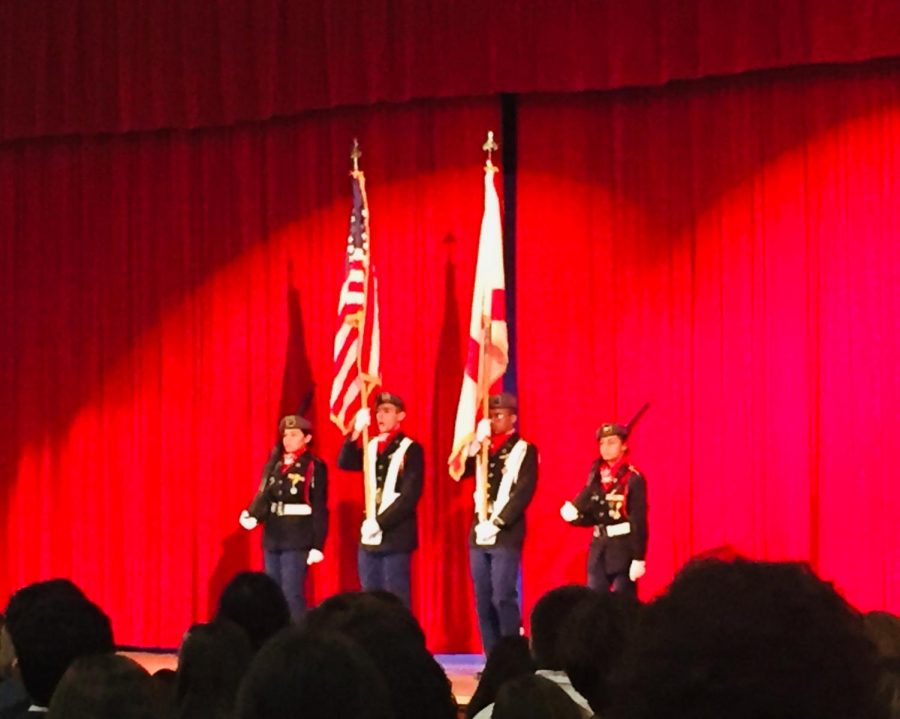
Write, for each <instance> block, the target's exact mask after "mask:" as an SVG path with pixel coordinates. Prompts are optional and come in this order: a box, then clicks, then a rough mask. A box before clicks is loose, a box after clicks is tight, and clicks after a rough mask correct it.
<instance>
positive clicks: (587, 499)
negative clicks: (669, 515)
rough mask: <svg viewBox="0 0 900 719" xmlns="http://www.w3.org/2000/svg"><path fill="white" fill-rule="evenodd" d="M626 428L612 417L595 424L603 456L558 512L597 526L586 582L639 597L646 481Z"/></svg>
mask: <svg viewBox="0 0 900 719" xmlns="http://www.w3.org/2000/svg"><path fill="white" fill-rule="evenodd" d="M628 432H629V429H628V426H626V425H622V424H616V423H612V422H610V423H607V424H603V425H600V427H598V428H597V432H596V434H595V436H596V438H597V445H598V449H599V452H600V457H598V458H597V459H595V460H594V463H593V464H592V465H591V471H590V474H589V475H588V481H587V485H586V486H585V487H584V489H582V490H581V492H580V493H579V494H578V496H577V497H575V499H573V500H572V501H571V502H566V503H565V504H564V505H563V506H562V507H561V508H560V510H559V513H560V516H562V518H563V519H564V520H565V521H567V522H568V523H569V524H573V525H575V526H582V527H593V530H594V531H593V535H594V536H593V539H592V541H591V546H590V549H589V551H588V566H587V576H588V585H589V586H590V587H592V588H593V589H597V590H599V591H610V590H612V591H614V592H624V593H627V594H631V595H632V596H635V597H636V596H637V585H636V582H637V580H638V579H640V578H641V577H642V576H644V572H645V571H646V562H645V557H646V554H647V536H648V528H647V482H646V480H645V479H644V477H643V476H642V475H641V473H640V472H639V471H638V470H637V469H636V468H635V467H634V465H632V464H630V463H629V462H628V458H627V452H628V446H627V445H626V444H625V442H626V441H627V439H628Z"/></svg>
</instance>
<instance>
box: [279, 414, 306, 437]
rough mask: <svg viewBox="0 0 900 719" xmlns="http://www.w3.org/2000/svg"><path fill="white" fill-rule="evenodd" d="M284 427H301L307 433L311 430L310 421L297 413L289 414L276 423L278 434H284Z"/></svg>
mask: <svg viewBox="0 0 900 719" xmlns="http://www.w3.org/2000/svg"><path fill="white" fill-rule="evenodd" d="M286 429H301V430H303V431H304V432H306V433H307V434H308V433H309V432H312V422H310V421H309V420H308V419H306V417H301V416H300V415H299V414H289V415H287V416H286V417H282V418H281V421H280V422H279V423H278V434H284V430H286Z"/></svg>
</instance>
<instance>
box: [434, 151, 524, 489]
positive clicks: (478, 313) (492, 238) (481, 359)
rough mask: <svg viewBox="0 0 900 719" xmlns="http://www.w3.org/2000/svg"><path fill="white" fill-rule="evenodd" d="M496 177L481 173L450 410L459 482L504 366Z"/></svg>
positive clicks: (490, 169) (505, 345)
mask: <svg viewBox="0 0 900 719" xmlns="http://www.w3.org/2000/svg"><path fill="white" fill-rule="evenodd" d="M496 174H497V168H496V167H494V166H493V165H489V166H488V167H487V168H486V169H485V173H484V217H483V218H482V220H481V236H480V238H479V241H478V264H477V265H476V268H475V288H474V290H473V292H472V318H471V320H470V322H469V343H468V351H467V354H466V369H465V373H464V374H463V381H462V389H461V390H460V393H459V406H458V408H457V410H456V427H455V430H454V432H453V451H452V452H451V454H450V459H449V460H448V462H449V465H450V476H452V477H453V478H454V479H459V478H460V477H461V476H462V473H463V470H464V468H465V463H466V457H467V456H468V449H469V445H470V444H471V442H472V441H473V440H474V439H475V425H476V424H477V422H478V420H479V419H481V418H482V416H483V410H482V407H483V404H484V399H485V394H488V395H490V394H495V393H498V392H500V391H501V389H502V383H503V374H504V373H505V372H506V367H507V365H508V364H509V337H508V335H507V328H506V279H505V275H504V272H503V230H502V226H501V223H500V200H499V198H498V197H497V188H496V186H495V185H494V176H495V175H496Z"/></svg>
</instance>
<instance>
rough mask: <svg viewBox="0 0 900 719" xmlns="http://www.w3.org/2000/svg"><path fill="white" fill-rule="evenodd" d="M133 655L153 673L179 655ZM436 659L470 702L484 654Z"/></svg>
mask: <svg viewBox="0 0 900 719" xmlns="http://www.w3.org/2000/svg"><path fill="white" fill-rule="evenodd" d="M122 654H124V655H125V656H128V657H131V658H132V659H134V660H135V661H136V662H138V663H139V664H140V665H141V666H143V667H144V668H145V669H146V670H147V671H148V672H150V673H151V674H152V673H153V672H155V671H156V670H157V669H175V667H176V666H177V665H178V657H177V655H176V654H174V653H164V652H136V651H128V652H122ZM435 659H437V660H438V662H439V663H440V665H441V666H442V667H444V671H445V672H447V676H448V677H449V678H450V682H451V684H452V685H453V695H454V696H455V697H456V701H457V702H458V703H459V704H460V706H465V705H466V704H468V703H469V699H471V697H472V694H473V693H474V692H475V687H476V686H477V684H478V679H477V678H476V676H475V675H476V674H477V673H478V672H480V671H481V670H482V669H483V668H484V656H483V655H481V654H436V655H435Z"/></svg>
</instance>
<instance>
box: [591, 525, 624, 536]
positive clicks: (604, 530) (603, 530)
mask: <svg viewBox="0 0 900 719" xmlns="http://www.w3.org/2000/svg"><path fill="white" fill-rule="evenodd" d="M626 534H631V522H619V523H618V524H598V525H597V526H595V527H594V536H595V537H624V536H625V535H626Z"/></svg>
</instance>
